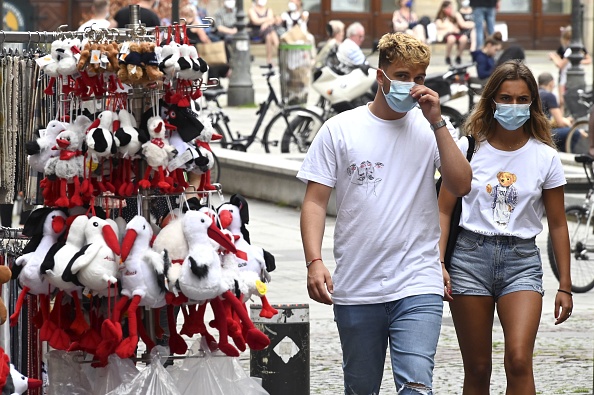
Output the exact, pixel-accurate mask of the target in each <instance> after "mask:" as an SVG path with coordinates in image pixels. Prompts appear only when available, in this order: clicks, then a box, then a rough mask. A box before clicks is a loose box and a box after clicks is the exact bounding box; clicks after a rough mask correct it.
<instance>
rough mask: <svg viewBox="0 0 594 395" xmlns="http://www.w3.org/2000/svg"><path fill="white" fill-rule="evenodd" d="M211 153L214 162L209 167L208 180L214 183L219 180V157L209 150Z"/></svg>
mask: <svg viewBox="0 0 594 395" xmlns="http://www.w3.org/2000/svg"><path fill="white" fill-rule="evenodd" d="M211 153H212V159H213V162H214V163H213V165H212V168H211V169H210V182H211V183H213V184H214V183H218V182H219V181H220V180H221V162H219V157H218V156H217V155H216V154H215V153H214V152H212V151H211Z"/></svg>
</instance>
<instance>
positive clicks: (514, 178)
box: [438, 61, 573, 394]
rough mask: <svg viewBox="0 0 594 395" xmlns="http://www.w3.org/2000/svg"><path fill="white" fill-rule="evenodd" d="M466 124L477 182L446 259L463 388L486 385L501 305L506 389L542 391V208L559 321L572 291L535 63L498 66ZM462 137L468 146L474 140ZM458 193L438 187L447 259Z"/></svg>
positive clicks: (560, 180)
mask: <svg viewBox="0 0 594 395" xmlns="http://www.w3.org/2000/svg"><path fill="white" fill-rule="evenodd" d="M464 126H465V130H467V131H470V132H471V134H472V136H473V137H474V138H475V141H476V144H477V148H476V149H475V153H474V156H473V157H472V160H471V166H472V171H473V180H472V189H471V191H470V193H469V194H468V195H467V196H465V197H463V198H462V215H461V219H460V226H461V227H462V230H461V232H460V234H459V236H458V239H457V241H456V246H455V248H454V251H453V253H452V257H451V262H450V267H449V273H448V271H446V269H445V266H444V268H443V275H444V286H445V290H446V299H447V300H449V301H450V309H451V312H452V318H453V320H454V325H455V328H456V334H457V336H458V343H459V345H460V351H461V353H462V360H463V362H464V374H465V375H464V392H463V393H464V394H471V393H472V394H488V393H489V384H490V377H491V364H492V361H491V353H492V344H491V343H492V330H493V316H494V311H495V308H497V315H498V317H499V320H500V322H501V326H502V328H503V333H504V338H505V355H504V365H505V372H506V376H507V393H509V394H535V393H536V391H535V385H534V375H533V369H532V355H533V350H534V342H535V338H536V332H537V331H538V326H539V322H540V316H541V310H542V295H543V293H544V290H543V285H542V275H543V272H542V262H541V258H540V254H539V251H538V248H537V247H536V244H535V236H536V235H537V234H538V233H540V232H541V231H542V223H541V218H542V215H543V212H546V216H547V221H548V226H549V234H550V236H551V239H552V242H553V250H554V254H555V259H556V262H557V265H558V269H559V279H560V285H559V289H558V291H557V294H556V296H555V306H554V313H555V318H556V321H555V324H560V323H562V322H564V321H565V320H567V318H569V316H570V315H571V310H572V308H573V301H572V295H571V275H570V268H569V262H570V260H569V259H570V257H569V251H570V250H569V236H568V231H567V222H566V218H565V213H564V202H563V199H564V191H563V185H565V183H566V181H565V176H564V173H563V167H562V166H561V161H560V159H559V155H558V153H557V151H556V149H555V148H554V147H555V143H554V142H553V140H552V138H551V132H550V126H549V122H548V120H547V119H546V117H545V115H544V114H543V111H542V108H541V104H540V98H539V94H538V86H537V84H536V81H535V79H534V76H533V75H532V73H531V71H530V69H529V68H528V67H527V66H526V65H525V64H524V63H522V62H519V61H509V62H506V63H504V64H503V65H501V66H499V67H498V68H496V69H495V71H494V72H493V74H492V75H491V77H490V78H489V80H488V82H487V84H486V85H485V88H484V90H483V93H482V96H481V99H480V101H479V103H478V104H477V106H476V107H475V109H474V110H473V112H472V113H471V115H470V116H469V118H468V120H467V121H466V124H465V125H464ZM459 145H460V150H462V151H463V152H466V150H467V147H468V140H467V139H461V140H460V144H459ZM527 163H529V164H530V166H526V164H527ZM455 200H456V199H455V198H454V197H453V196H452V194H451V193H449V192H448V191H447V190H446V189H445V188H444V189H442V190H441V192H440V193H439V200H438V201H439V211H440V225H441V229H442V233H441V239H440V250H441V252H440V254H441V257H442V263H443V257H444V251H445V245H446V243H447V238H448V234H449V219H450V216H451V213H452V208H453V205H454V203H455Z"/></svg>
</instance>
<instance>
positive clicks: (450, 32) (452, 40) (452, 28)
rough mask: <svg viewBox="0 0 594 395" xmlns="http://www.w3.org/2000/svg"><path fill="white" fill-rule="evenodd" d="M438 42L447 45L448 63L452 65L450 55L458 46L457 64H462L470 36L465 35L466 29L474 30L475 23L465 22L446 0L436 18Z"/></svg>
mask: <svg viewBox="0 0 594 395" xmlns="http://www.w3.org/2000/svg"><path fill="white" fill-rule="evenodd" d="M435 26H436V27H437V40H438V41H440V42H445V43H446V59H445V61H446V63H447V64H449V65H451V64H452V61H451V58H450V55H451V54H452V49H453V48H454V45H457V51H458V52H457V53H458V54H457V56H456V63H457V64H460V63H462V53H463V52H464V49H465V48H466V47H467V46H468V36H467V35H466V34H464V33H463V31H464V30H466V29H472V28H474V22H472V21H465V20H464V18H463V17H462V15H461V14H460V13H459V12H457V11H456V10H455V9H454V4H453V3H452V2H451V1H449V0H445V1H444V2H443V3H441V7H439V12H438V13H437V17H436V18H435Z"/></svg>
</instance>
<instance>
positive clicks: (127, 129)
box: [115, 109, 149, 196]
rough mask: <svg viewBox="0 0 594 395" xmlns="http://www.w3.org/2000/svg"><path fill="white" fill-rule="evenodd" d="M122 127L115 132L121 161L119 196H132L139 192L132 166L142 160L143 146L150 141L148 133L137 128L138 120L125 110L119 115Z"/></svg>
mask: <svg viewBox="0 0 594 395" xmlns="http://www.w3.org/2000/svg"><path fill="white" fill-rule="evenodd" d="M118 117H119V120H120V127H119V128H118V129H117V130H116V131H115V140H116V145H117V146H118V153H119V157H120V160H121V164H120V176H119V183H120V185H119V187H118V194H119V195H120V196H131V195H132V194H134V193H136V192H137V187H136V185H135V184H134V183H133V182H132V164H133V162H134V160H136V159H138V158H140V150H141V148H142V144H144V143H146V142H147V141H148V140H149V136H148V134H147V132H146V131H144V130H142V129H139V128H137V125H136V119H134V116H133V115H132V114H131V113H130V112H129V111H128V110H125V109H122V110H120V111H119V113H118Z"/></svg>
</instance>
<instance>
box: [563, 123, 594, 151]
mask: <svg viewBox="0 0 594 395" xmlns="http://www.w3.org/2000/svg"><path fill="white" fill-rule="evenodd" d="M589 148H590V140H589V137H588V120H586V119H583V120H581V121H577V122H575V123H574V124H573V125H572V126H571V129H570V130H569V132H568V133H567V138H566V139H565V152H569V153H571V154H587V153H588V149H589Z"/></svg>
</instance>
